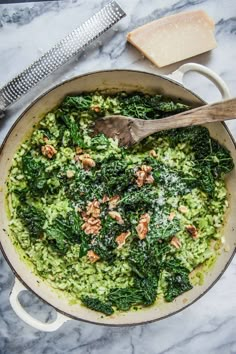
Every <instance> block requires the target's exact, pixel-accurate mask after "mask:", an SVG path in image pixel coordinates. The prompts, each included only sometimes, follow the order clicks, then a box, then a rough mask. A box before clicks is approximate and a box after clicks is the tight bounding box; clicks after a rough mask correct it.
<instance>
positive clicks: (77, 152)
mask: <svg viewBox="0 0 236 354" xmlns="http://www.w3.org/2000/svg"><path fill="white" fill-rule="evenodd" d="M75 152H76V154H77V155H81V154H82V153H83V150H82V149H81V147H80V146H76V148H75Z"/></svg>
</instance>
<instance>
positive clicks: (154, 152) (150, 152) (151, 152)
mask: <svg viewBox="0 0 236 354" xmlns="http://www.w3.org/2000/svg"><path fill="white" fill-rule="evenodd" d="M149 155H150V156H152V157H157V153H156V151H155V150H150V151H149Z"/></svg>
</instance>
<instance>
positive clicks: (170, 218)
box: [168, 211, 175, 221]
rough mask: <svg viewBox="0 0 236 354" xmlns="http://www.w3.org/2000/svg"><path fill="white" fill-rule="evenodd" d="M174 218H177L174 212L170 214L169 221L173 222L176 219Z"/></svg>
mask: <svg viewBox="0 0 236 354" xmlns="http://www.w3.org/2000/svg"><path fill="white" fill-rule="evenodd" d="M174 217H175V212H174V211H172V212H171V213H170V215H169V216H168V220H169V221H172V220H173V219H174Z"/></svg>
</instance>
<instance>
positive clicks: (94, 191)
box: [64, 168, 105, 208]
mask: <svg viewBox="0 0 236 354" xmlns="http://www.w3.org/2000/svg"><path fill="white" fill-rule="evenodd" d="M98 174H99V172H97V171H96V170H95V169H91V170H90V171H86V170H84V169H82V168H81V169H77V170H76V173H75V176H74V178H73V179H72V178H71V179H68V178H65V179H64V186H65V192H66V195H67V197H68V198H69V199H70V200H72V201H75V202H76V203H77V205H78V206H79V207H82V208H84V207H85V206H86V205H87V203H88V202H89V201H92V200H94V199H96V200H99V199H101V198H102V197H103V196H104V194H105V192H104V187H103V184H102V182H101V181H100V177H99V176H98Z"/></svg>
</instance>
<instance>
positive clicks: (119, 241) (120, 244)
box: [116, 231, 130, 249]
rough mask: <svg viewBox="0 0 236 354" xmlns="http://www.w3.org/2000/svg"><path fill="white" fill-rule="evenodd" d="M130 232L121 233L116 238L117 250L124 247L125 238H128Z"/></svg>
mask: <svg viewBox="0 0 236 354" xmlns="http://www.w3.org/2000/svg"><path fill="white" fill-rule="evenodd" d="M129 235H130V232H129V231H127V232H122V233H121V234H120V235H119V236H117V237H116V243H117V244H118V247H117V248H118V249H120V248H121V247H123V246H124V244H125V241H126V239H127V237H129Z"/></svg>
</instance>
